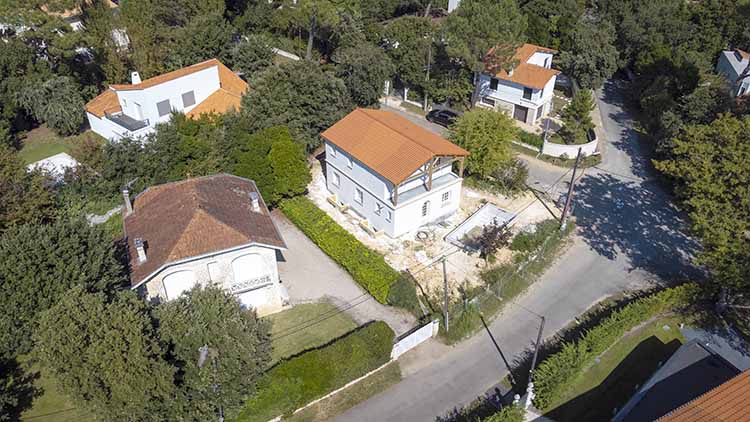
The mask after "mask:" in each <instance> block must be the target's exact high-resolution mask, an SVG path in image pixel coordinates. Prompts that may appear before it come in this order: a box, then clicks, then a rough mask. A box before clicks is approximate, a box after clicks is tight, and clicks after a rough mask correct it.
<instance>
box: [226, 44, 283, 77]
mask: <svg viewBox="0 0 750 422" xmlns="http://www.w3.org/2000/svg"><path fill="white" fill-rule="evenodd" d="M272 45H273V40H272V39H271V37H269V36H267V35H265V34H251V35H248V36H246V37H244V39H243V40H242V41H240V42H239V43H237V44H236V45H235V46H234V47H232V51H231V53H230V61H229V63H228V64H227V65H228V66H231V67H232V69H234V70H235V71H237V72H240V74H241V75H242V77H243V78H244V79H245V80H249V79H250V78H252V77H253V76H255V74H256V73H258V72H260V71H262V70H264V69H265V68H267V67H269V66H271V65H273V58H274V56H275V54H274V52H273V50H272Z"/></svg>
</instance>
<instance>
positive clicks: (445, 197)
mask: <svg viewBox="0 0 750 422" xmlns="http://www.w3.org/2000/svg"><path fill="white" fill-rule="evenodd" d="M440 200H441V204H442V206H444V207H445V206H447V205H448V204H450V202H451V191H445V192H443V194H442V195H441V196H440Z"/></svg>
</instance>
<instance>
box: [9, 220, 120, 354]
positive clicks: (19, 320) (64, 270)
mask: <svg viewBox="0 0 750 422" xmlns="http://www.w3.org/2000/svg"><path fill="white" fill-rule="evenodd" d="M0 281H1V284H0V304H2V307H3V308H4V309H12V310H13V312H12V313H4V314H2V316H0V327H1V328H2V329H0V336H2V341H0V352H7V353H15V352H17V353H25V352H28V351H29V349H30V347H31V343H30V336H31V333H32V332H33V331H34V329H35V327H36V324H37V318H38V315H39V313H40V312H42V311H44V310H46V309H49V308H51V307H52V306H53V305H54V304H55V303H57V302H58V301H59V300H60V297H61V296H62V295H63V294H64V293H65V292H66V291H67V290H68V289H70V288H72V287H75V286H78V287H81V288H83V289H84V290H87V291H106V292H111V291H113V290H114V289H116V288H120V287H121V286H122V285H123V284H124V282H125V281H126V274H125V267H124V266H123V264H122V263H121V262H120V260H119V259H118V257H117V255H116V250H115V248H114V246H113V245H112V242H111V241H110V238H109V237H108V236H107V234H106V233H105V232H104V231H103V230H102V229H101V228H100V227H91V226H89V225H88V223H87V222H85V221H83V220H73V221H68V220H65V219H61V220H59V221H57V222H55V223H53V224H49V225H39V224H27V225H23V226H18V227H14V228H11V229H9V230H6V231H5V233H3V234H2V236H0Z"/></svg>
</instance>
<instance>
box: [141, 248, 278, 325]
mask: <svg viewBox="0 0 750 422" xmlns="http://www.w3.org/2000/svg"><path fill="white" fill-rule="evenodd" d="M248 254H258V255H260V256H261V258H262V259H263V263H264V265H265V267H266V268H265V270H266V271H262V272H263V273H267V274H268V275H269V276H270V281H271V282H270V284H267V285H263V286H259V287H257V289H262V290H260V291H261V292H264V293H265V295H266V304H265V305H263V306H259V307H258V308H257V309H256V310H257V312H258V314H259V315H268V314H271V313H274V312H278V311H280V310H281V307H282V302H281V291H280V286H279V272H278V266H277V262H276V251H275V250H274V249H272V248H268V247H264V246H255V245H254V246H247V247H243V248H239V249H235V250H232V251H228V252H223V253H218V254H215V255H212V256H204V257H200V258H198V259H194V260H190V261H188V262H184V263H181V264H175V265H171V266H168V267H167V268H165V269H163V270H161V271H160V272H159V273H158V274H157V275H156V276H154V277H153V278H151V279H150V280H149V281H148V282H146V283H145V287H146V296H147V298H150V299H151V298H158V299H161V300H165V301H168V300H172V299H175V298H172V297H168V296H167V293H166V289H165V287H164V278H165V277H168V276H169V275H170V274H173V273H176V272H179V271H185V270H187V271H192V273H193V274H194V275H195V280H196V282H197V283H198V284H201V285H203V286H206V285H209V284H214V285H218V286H221V287H222V288H224V289H225V290H229V291H232V286H233V285H235V284H236V283H238V282H240V281H242V280H235V275H234V274H233V271H232V261H234V260H235V259H236V258H239V257H241V256H244V255H248ZM209 264H215V265H213V266H212V268H215V269H216V270H217V271H214V273H213V275H212V274H210V273H209V269H208V268H209ZM240 292H241V291H240ZM238 293H239V292H238Z"/></svg>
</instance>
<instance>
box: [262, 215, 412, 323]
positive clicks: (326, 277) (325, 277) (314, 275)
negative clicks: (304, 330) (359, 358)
mask: <svg viewBox="0 0 750 422" xmlns="http://www.w3.org/2000/svg"><path fill="white" fill-rule="evenodd" d="M271 217H272V218H273V220H274V222H275V223H276V226H277V227H278V228H279V231H281V235H282V236H283V237H284V240H285V241H286V244H287V245H288V246H289V249H288V250H286V251H284V252H283V254H282V258H281V259H280V261H279V277H280V278H281V282H282V284H283V285H284V286H285V287H286V288H287V290H288V291H289V298H290V300H291V302H292V304H299V303H309V302H319V301H322V300H327V301H329V302H331V303H333V304H334V305H335V306H336V307H338V308H339V309H341V310H345V312H346V313H347V314H349V315H350V316H351V317H352V318H354V320H355V321H356V322H357V323H358V324H364V323H366V322H370V321H376V320H380V321H385V322H386V323H387V324H388V325H389V326H390V327H391V328H392V329H393V331H395V332H396V334H397V335H400V334H403V333H405V332H406V331H408V330H409V329H411V328H413V327H414V325H415V324H416V319H415V318H414V316H413V315H411V314H409V313H408V312H406V311H402V310H400V309H396V308H392V307H390V306H384V305H381V304H380V303H378V302H377V301H375V299H373V298H372V297H371V296H370V295H368V294H367V293H366V292H365V291H364V290H363V289H362V288H361V287H359V285H358V284H357V283H356V282H355V281H354V280H353V279H352V278H351V276H350V275H349V273H347V272H346V271H345V270H344V269H342V268H341V267H339V265H338V264H336V263H335V262H334V261H333V260H332V259H331V258H329V257H328V255H326V254H325V253H324V252H323V251H321V250H320V248H318V247H317V246H316V245H315V244H314V243H313V242H312V241H311V240H310V239H309V238H308V237H307V236H305V234H304V233H302V232H301V231H300V230H299V229H298V228H297V227H296V226H295V225H294V224H292V222H290V221H289V220H288V219H287V218H286V217H285V216H284V214H282V213H281V212H279V210H274V211H273V212H272V213H271Z"/></svg>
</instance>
